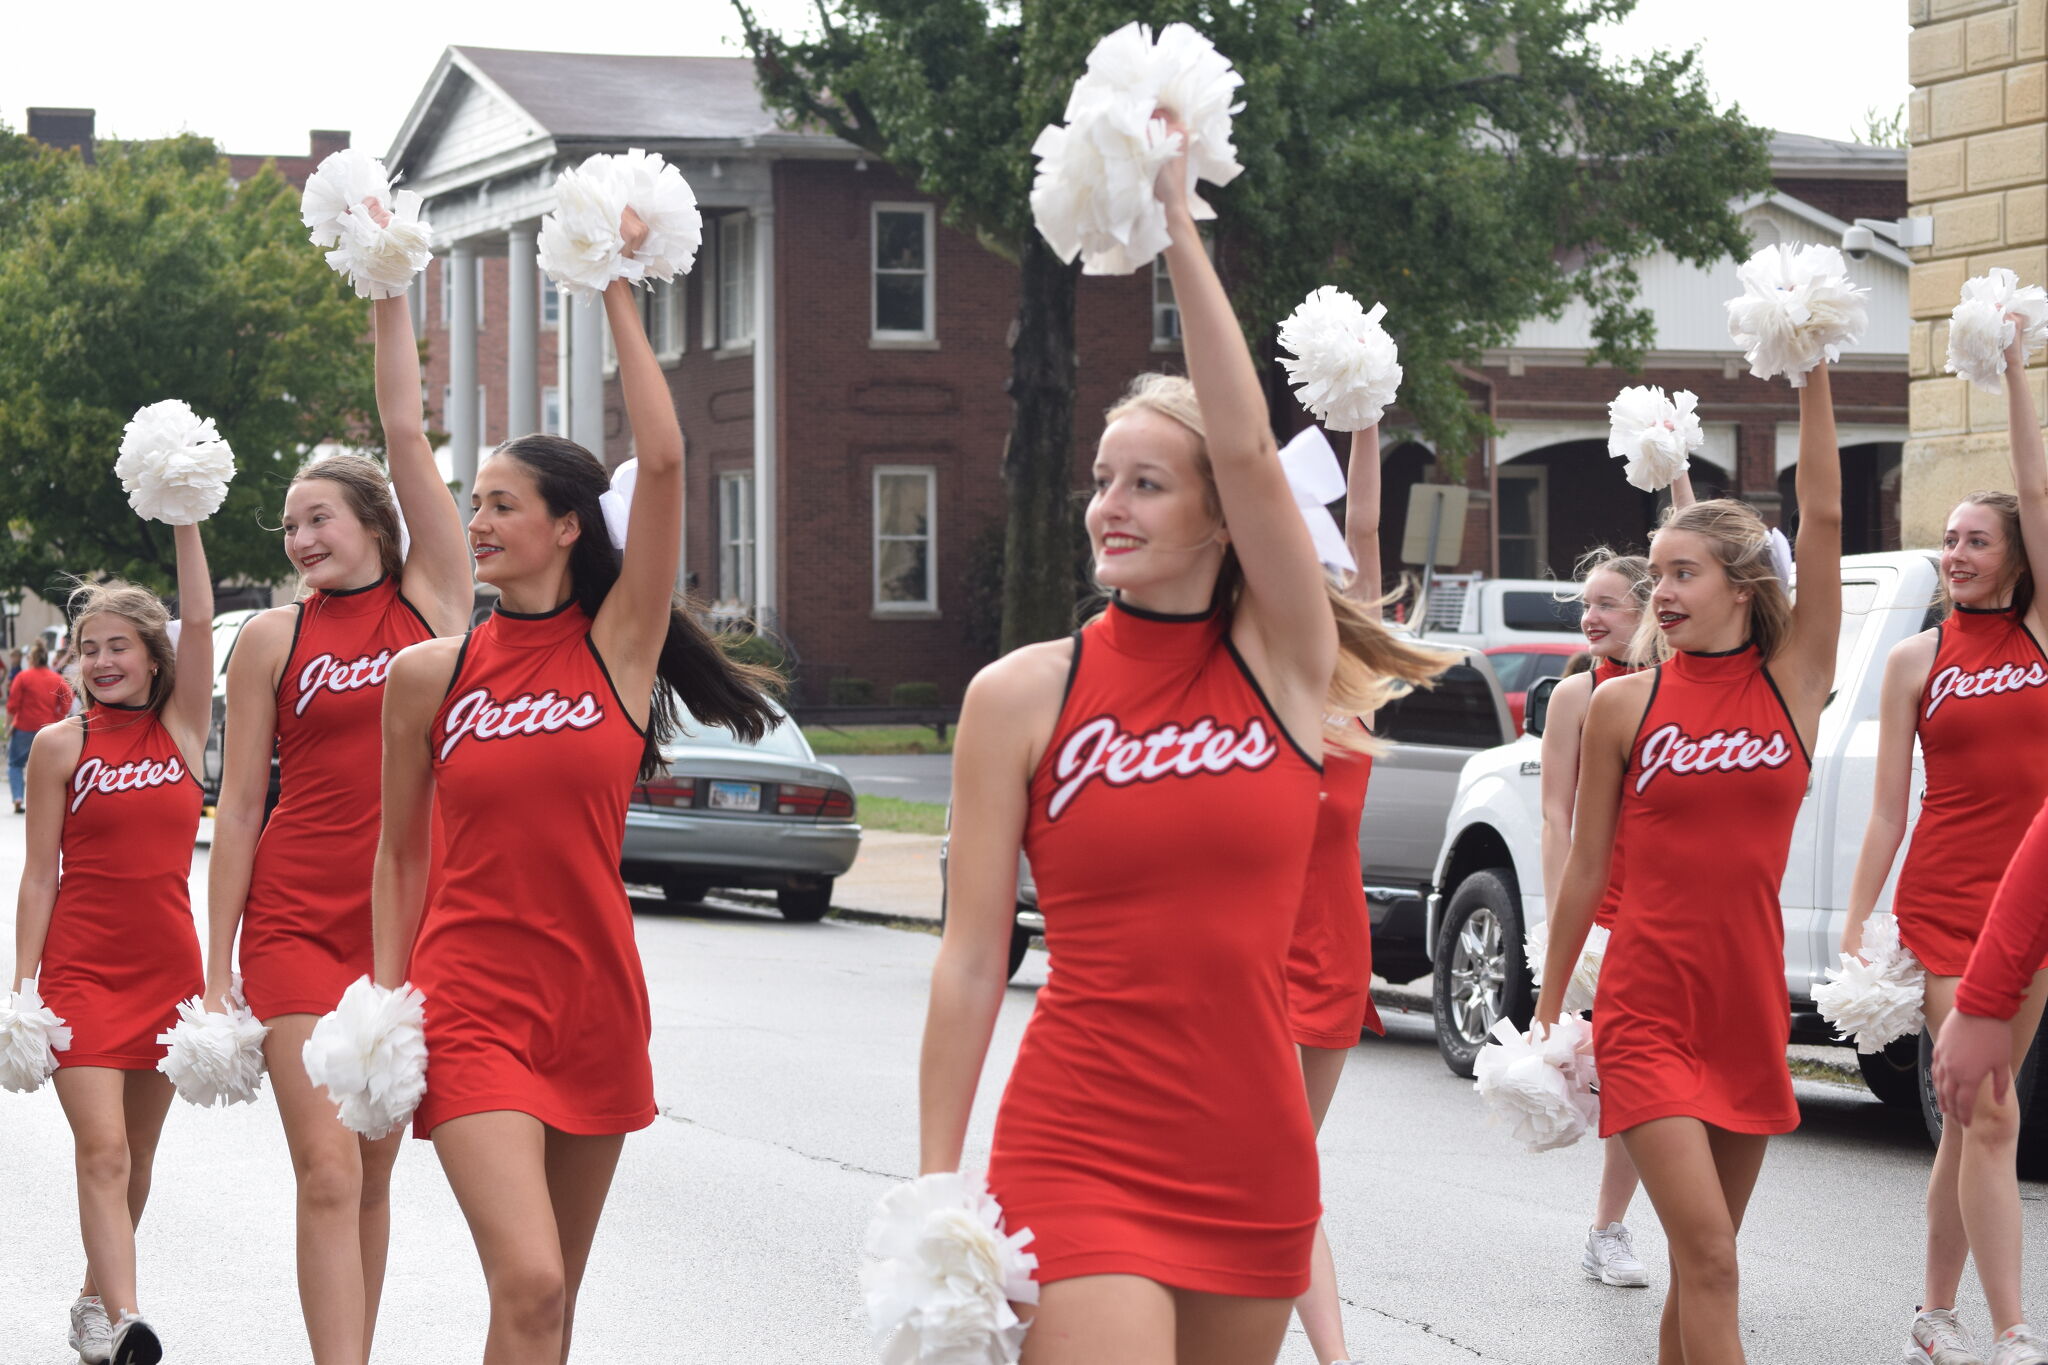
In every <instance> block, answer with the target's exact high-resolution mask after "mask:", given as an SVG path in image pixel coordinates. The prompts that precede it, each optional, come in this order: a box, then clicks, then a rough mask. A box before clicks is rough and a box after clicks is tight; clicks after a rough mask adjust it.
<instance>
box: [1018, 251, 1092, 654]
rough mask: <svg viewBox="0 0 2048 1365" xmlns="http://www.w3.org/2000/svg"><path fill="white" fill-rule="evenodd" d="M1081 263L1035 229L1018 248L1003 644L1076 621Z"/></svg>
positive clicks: (1043, 635) (1066, 628) (1060, 630)
mask: <svg viewBox="0 0 2048 1365" xmlns="http://www.w3.org/2000/svg"><path fill="white" fill-rule="evenodd" d="M1079 275H1080V268H1079V267H1078V266H1076V265H1066V264H1063V263H1062V262H1061V261H1060V258H1059V257H1058V256H1056V255H1054V254H1053V252H1052V249H1051V248H1050V247H1048V246H1047V245H1046V244H1045V239H1044V238H1042V237H1040V236H1039V235H1038V234H1037V233H1036V232H1032V233H1028V234H1026V237H1025V240H1024V245H1023V251H1022V253H1021V261H1020V269H1019V277H1020V278H1019V289H1018V299H1017V331H1016V336H1015V337H1014V339H1013V340H1012V341H1011V343H1010V383H1009V390H1010V402H1011V404H1012V415H1011V418H1010V439H1009V444H1008V446H1007V447H1006V449H1005V450H1004V452H1003V484H1004V487H1005V488H1006V489H1007V490H1008V495H1009V524H1008V526H1007V528H1006V530H1005V534H1004V537H1003V630H1002V651H1003V653H1005V654H1007V653H1009V652H1010V651H1011V650H1013V649H1016V648H1017V647H1018V646H1019V645H1028V644H1031V643H1033V642H1035V641H1038V640H1051V639H1056V638H1058V637H1059V636H1062V635H1065V634H1067V633H1069V632H1070V631H1072V630H1073V628H1074V601H1075V586H1076V585H1075V582H1074V545H1075V536H1074V517H1075V510H1074V473H1073V470H1074V375H1075V370H1076V366H1077V361H1076V357H1075V354H1074V295H1075V286H1076V282H1077V280H1078V279H1079Z"/></svg>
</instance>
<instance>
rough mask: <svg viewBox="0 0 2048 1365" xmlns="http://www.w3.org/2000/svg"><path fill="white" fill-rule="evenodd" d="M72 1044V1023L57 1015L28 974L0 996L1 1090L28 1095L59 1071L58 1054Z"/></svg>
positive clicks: (40, 1087)
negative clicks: (19, 983) (13, 989)
mask: <svg viewBox="0 0 2048 1365" xmlns="http://www.w3.org/2000/svg"><path fill="white" fill-rule="evenodd" d="M70 1046H71V1026H70V1025H69V1024H67V1023H65V1022H64V1021H63V1020H62V1019H59V1018H58V1017H57V1014H56V1011H54V1010H52V1009H51V1008H50V1007H49V1006H47V1005H45V1004H44V1003H43V997H42V996H40V995H38V994H37V993H36V983H35V982H34V981H33V980H30V979H28V978H26V977H24V978H23V979H22V983H21V988H20V989H19V990H16V991H13V992H12V993H10V994H9V995H8V996H7V998H6V999H5V1000H0V1090H12V1091H14V1092H15V1093H16V1094H19V1095H26V1094H29V1093H30V1092H31V1091H35V1090H40V1089H42V1085H43V1082H44V1081H47V1080H49V1079H50V1077H51V1076H52V1075H54V1074H56V1071H57V1054H58V1053H60V1052H63V1051H65V1050H66V1049H68V1048H69V1047H70Z"/></svg>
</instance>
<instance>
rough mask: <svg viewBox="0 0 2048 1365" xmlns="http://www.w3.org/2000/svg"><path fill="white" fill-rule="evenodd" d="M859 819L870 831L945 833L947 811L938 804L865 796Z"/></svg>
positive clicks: (861, 803)
mask: <svg viewBox="0 0 2048 1365" xmlns="http://www.w3.org/2000/svg"><path fill="white" fill-rule="evenodd" d="M859 818H860V822H861V824H862V825H864V826H866V827H867V828H868V829H890V830H895V831H896V832H898V833H899V834H944V833H945V832H946V808H945V807H944V806H943V805H940V804H939V803H938V802H936V801H899V800H897V799H896V798H895V797H893V796H863V797H862V798H860V811H859Z"/></svg>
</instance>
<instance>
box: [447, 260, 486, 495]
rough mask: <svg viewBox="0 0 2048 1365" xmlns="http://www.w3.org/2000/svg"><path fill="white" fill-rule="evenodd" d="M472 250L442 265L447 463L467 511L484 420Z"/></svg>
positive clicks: (474, 268)
mask: <svg viewBox="0 0 2048 1365" xmlns="http://www.w3.org/2000/svg"><path fill="white" fill-rule="evenodd" d="M476 259H477V257H476V248H475V247H474V246H472V245H471V244H469V243H468V242H457V243H456V244H455V249H454V250H453V251H451V252H449V253H448V255H447V256H446V257H445V258H443V260H442V262H441V266H442V269H444V270H445V271H447V272H448V273H447V274H446V275H445V276H444V277H443V279H442V287H443V288H444V289H446V290H448V456H449V459H448V463H449V469H450V472H451V473H453V474H454V476H455V504H456V506H458V507H468V506H469V495H470V493H471V491H472V490H473V489H474V488H475V487H476V451H477V447H478V446H479V445H481V444H482V443H483V426H482V422H483V414H482V413H480V412H478V411H477V408H476V302H477V300H476V274H477V271H476Z"/></svg>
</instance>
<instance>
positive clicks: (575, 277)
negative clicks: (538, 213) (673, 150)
mask: <svg viewBox="0 0 2048 1365" xmlns="http://www.w3.org/2000/svg"><path fill="white" fill-rule="evenodd" d="M628 208H630V209H632V210H633V212H635V213H637V214H639V215H640V217H641V219H642V220H643V221H645V222H646V224H647V240H646V241H645V242H644V243H642V244H641V247H640V249H639V250H638V251H636V252H633V253H632V254H630V255H629V254H627V252H626V241H625V238H624V237H623V236H621V235H620V231H619V227H620V219H621V218H623V217H624V216H625V212H626V210H627V209H628ZM703 236H704V217H703V214H701V213H700V212H699V211H698V209H697V196H696V194H695V193H694V192H693V191H692V190H691V189H690V185H689V182H688V181H686V180H684V179H683V174H682V172H681V171H678V170H677V169H676V168H675V167H673V166H671V165H669V164H668V163H667V162H665V161H663V160H662V159H661V158H660V157H658V156H656V155H654V154H653V153H652V152H645V151H641V150H640V149H638V148H634V149H633V150H631V151H629V152H627V153H625V154H624V155H622V156H611V155H607V154H605V153H602V152H600V153H598V154H597V155H595V156H592V157H589V158H588V159H586V160H585V161H584V163H583V164H582V165H581V166H575V167H570V168H568V169H565V170H564V171H563V172H562V173H561V174H560V175H559V176H557V177H556V178H555V211H554V212H553V213H550V214H548V215H547V216H546V217H545V218H543V219H541V222H540V267H541V269H542V270H545V271H546V272H547V274H548V278H549V279H551V280H553V281H554V282H555V283H556V285H558V286H559V287H560V288H561V289H563V290H564V291H566V292H568V293H571V294H590V295H595V294H601V293H603V292H604V289H605V286H606V285H608V284H610V283H611V282H612V281H613V280H627V281H630V282H631V283H634V284H639V283H640V282H642V281H643V280H649V279H655V280H670V279H674V278H675V277H676V276H677V275H678V274H688V273H689V270H690V267H691V265H692V264H694V263H695V261H696V258H697V248H698V246H699V245H701V244H702V241H703Z"/></svg>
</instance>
